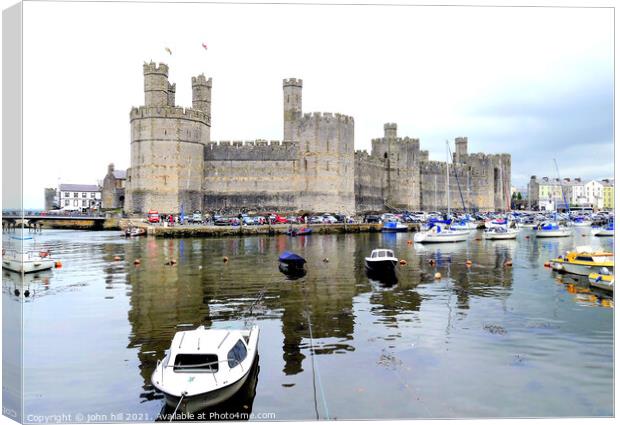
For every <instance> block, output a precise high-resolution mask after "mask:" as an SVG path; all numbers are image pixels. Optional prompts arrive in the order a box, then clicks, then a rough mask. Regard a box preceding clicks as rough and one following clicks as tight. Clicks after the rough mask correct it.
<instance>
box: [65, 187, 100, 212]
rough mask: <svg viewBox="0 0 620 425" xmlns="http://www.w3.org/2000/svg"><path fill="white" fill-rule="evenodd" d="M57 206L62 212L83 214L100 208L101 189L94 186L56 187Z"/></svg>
mask: <svg viewBox="0 0 620 425" xmlns="http://www.w3.org/2000/svg"><path fill="white" fill-rule="evenodd" d="M58 200H59V201H58V205H59V207H60V209H61V210H63V211H80V212H85V211H87V210H89V209H94V210H98V209H100V208H101V188H100V187H99V186H98V185H96V184H67V183H62V184H60V186H59V187H58Z"/></svg>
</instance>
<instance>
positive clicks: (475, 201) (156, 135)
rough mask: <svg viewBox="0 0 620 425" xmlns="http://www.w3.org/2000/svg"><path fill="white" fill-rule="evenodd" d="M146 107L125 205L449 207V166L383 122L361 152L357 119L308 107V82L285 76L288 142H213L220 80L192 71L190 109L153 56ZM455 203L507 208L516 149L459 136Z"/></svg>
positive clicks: (138, 124)
mask: <svg viewBox="0 0 620 425" xmlns="http://www.w3.org/2000/svg"><path fill="white" fill-rule="evenodd" d="M143 71H144V105H143V106H140V107H134V108H132V109H131V112H130V125H131V167H130V168H129V169H128V170H127V180H126V189H125V199H124V202H125V205H124V209H125V211H126V212H128V213H144V212H146V211H148V210H149V209H155V210H157V211H159V212H165V213H178V212H179V211H180V210H181V208H183V209H184V211H186V212H190V211H194V210H200V211H203V210H209V211H212V210H220V209H225V210H229V211H237V210H250V209H253V210H258V211H282V212H283V211H296V212H301V211H304V212H339V213H346V214H354V213H363V212H367V211H381V210H386V209H394V208H395V209H407V210H420V209H422V210H438V209H445V208H446V206H447V196H446V190H445V184H446V180H445V179H446V166H447V165H446V163H445V162H438V161H429V158H428V151H423V150H420V141H419V140H418V139H412V138H409V137H405V138H400V137H398V136H397V126H396V124H385V126H384V136H383V137H382V138H379V139H374V140H372V151H371V153H370V154H368V153H367V152H365V151H355V149H354V120H353V117H350V116H347V115H343V114H338V113H326V112H323V113H320V112H314V113H304V112H303V109H302V87H303V83H302V80H300V79H295V78H291V79H285V80H284V81H283V95H284V96H283V99H284V107H283V112H284V128H283V140H282V141H270V142H267V141H265V140H255V141H248V142H241V141H233V142H230V141H221V142H219V143H218V142H212V141H211V137H210V136H211V134H210V133H211V89H212V80H211V78H209V79H206V77H205V76H204V75H203V74H201V75H198V76H196V77H192V107H191V108H182V107H178V106H176V105H175V92H176V85H175V84H171V83H170V82H169V81H168V66H167V65H165V64H162V63H160V64H158V65H157V64H155V63H153V62H150V63H145V64H144V67H143ZM452 160H453V165H452V164H451V165H450V170H449V171H450V179H449V183H450V187H449V190H450V203H451V205H450V206H451V207H452V208H462V205H463V203H464V204H465V206H466V207H467V208H475V209H481V210H502V209H506V208H508V206H509V195H510V155H508V154H495V155H486V154H480V153H476V154H468V152H467V138H457V139H456V149H455V152H454V154H453V158H452Z"/></svg>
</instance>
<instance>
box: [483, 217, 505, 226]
mask: <svg viewBox="0 0 620 425" xmlns="http://www.w3.org/2000/svg"><path fill="white" fill-rule="evenodd" d="M507 224H508V220H506V219H505V218H496V219H494V220H487V221H485V222H484V228H485V229H491V228H493V227H501V226H506V225H507Z"/></svg>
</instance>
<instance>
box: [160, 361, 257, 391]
mask: <svg viewBox="0 0 620 425" xmlns="http://www.w3.org/2000/svg"><path fill="white" fill-rule="evenodd" d="M246 358H247V356H246ZM164 359H165V357H164ZM243 360H245V359H243ZM230 361H234V362H235V363H236V364H235V365H234V366H233V367H237V366H241V373H245V369H244V368H243V364H242V363H241V362H240V361H239V360H237V359H226V360H216V361H212V362H207V363H199V364H194V365H191V366H175V365H173V366H172V367H173V368H174V369H175V370H176V369H195V368H197V367H199V368H201V367H207V366H208V367H209V373H210V374H211V376H213V380H214V381H215V385H217V384H218V382H217V378H216V377H215V373H216V372H213V365H216V364H217V365H219V364H220V363H224V362H226V363H229V362H230ZM161 364H162V361H161V360H157V366H156V367H155V368H156V369H157V368H158V367H159V366H160V365H161ZM167 367H170V365H169V364H168V365H166V366H165V367H162V368H161V383H162V385H163V383H164V368H167ZM233 367H231V366H230V364H229V365H228V370H229V371H231V370H232V369H233ZM218 370H219V367H218ZM193 372H201V371H196V370H194V371H193Z"/></svg>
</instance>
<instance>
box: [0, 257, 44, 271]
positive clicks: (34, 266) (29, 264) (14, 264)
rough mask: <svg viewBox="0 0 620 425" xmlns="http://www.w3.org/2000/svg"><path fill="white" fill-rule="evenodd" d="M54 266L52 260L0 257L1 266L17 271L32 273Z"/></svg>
mask: <svg viewBox="0 0 620 425" xmlns="http://www.w3.org/2000/svg"><path fill="white" fill-rule="evenodd" d="M52 267H54V260H50V259H41V260H36V261H23V262H22V261H18V260H13V259H8V258H3V259H2V268H3V269H7V270H11V271H14V272H17V273H34V272H38V271H41V270H49V269H51V268H52Z"/></svg>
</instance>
